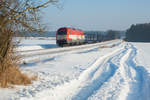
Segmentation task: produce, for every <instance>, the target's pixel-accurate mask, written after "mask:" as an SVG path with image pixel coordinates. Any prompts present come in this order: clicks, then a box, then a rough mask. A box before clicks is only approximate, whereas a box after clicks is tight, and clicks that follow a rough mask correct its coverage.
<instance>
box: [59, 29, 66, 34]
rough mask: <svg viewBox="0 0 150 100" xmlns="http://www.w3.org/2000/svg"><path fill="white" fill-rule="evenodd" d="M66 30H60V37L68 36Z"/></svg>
mask: <svg viewBox="0 0 150 100" xmlns="http://www.w3.org/2000/svg"><path fill="white" fill-rule="evenodd" d="M66 33H67V32H66V30H60V31H58V35H66Z"/></svg>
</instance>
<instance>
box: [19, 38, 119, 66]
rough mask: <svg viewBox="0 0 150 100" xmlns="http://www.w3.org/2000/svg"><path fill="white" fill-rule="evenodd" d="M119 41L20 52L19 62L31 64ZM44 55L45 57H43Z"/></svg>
mask: <svg viewBox="0 0 150 100" xmlns="http://www.w3.org/2000/svg"><path fill="white" fill-rule="evenodd" d="M120 43H121V40H112V41H107V42H101V43H95V44H86V45H79V46H71V47H64V48H51V49H43V50H32V51H21V52H19V55H20V56H21V58H22V61H21V62H26V63H31V62H39V61H41V59H43V58H44V59H49V58H53V57H55V56H58V55H61V54H65V53H69V52H76V51H78V50H80V51H81V50H87V49H93V48H98V47H100V46H105V45H113V44H115V45H117V44H120ZM45 55H46V57H45Z"/></svg>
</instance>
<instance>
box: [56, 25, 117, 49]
mask: <svg viewBox="0 0 150 100" xmlns="http://www.w3.org/2000/svg"><path fill="white" fill-rule="evenodd" d="M109 33H110V32H108V33H105V34H102V33H100V32H98V31H90V32H83V31H82V30H80V29H75V28H69V27H62V28H59V29H58V30H57V32H56V43H57V45H58V46H61V47H63V46H72V45H80V44H86V43H88V44H89V43H96V42H101V41H107V40H112V39H115V36H112V35H115V34H112V33H111V34H109Z"/></svg>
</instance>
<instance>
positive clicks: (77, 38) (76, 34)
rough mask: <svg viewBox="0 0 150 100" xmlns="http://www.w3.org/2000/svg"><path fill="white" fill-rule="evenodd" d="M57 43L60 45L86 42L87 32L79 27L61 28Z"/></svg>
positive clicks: (57, 35) (58, 32) (57, 33)
mask: <svg viewBox="0 0 150 100" xmlns="http://www.w3.org/2000/svg"><path fill="white" fill-rule="evenodd" d="M56 43H57V45H58V46H65V45H79V44H84V43H85V34H84V32H83V31H82V30H79V29H74V28H67V27H64V28H60V29H58V30H57V32H56Z"/></svg>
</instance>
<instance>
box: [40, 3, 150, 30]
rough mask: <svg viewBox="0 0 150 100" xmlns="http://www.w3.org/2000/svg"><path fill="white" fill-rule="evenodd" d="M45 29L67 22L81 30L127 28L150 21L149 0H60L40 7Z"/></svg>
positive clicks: (67, 24) (57, 26)
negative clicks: (57, 3) (46, 6)
mask: <svg viewBox="0 0 150 100" xmlns="http://www.w3.org/2000/svg"><path fill="white" fill-rule="evenodd" d="M43 12H44V13H43V16H44V17H43V22H44V23H46V25H48V30H57V29H58V28H60V27H64V26H68V27H74V28H80V29H82V30H102V31H105V30H108V29H115V30H126V29H128V28H129V27H130V25H131V24H136V23H146V22H150V0H60V2H59V5H58V7H57V6H54V5H51V6H50V7H48V8H46V9H44V11H43Z"/></svg>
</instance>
